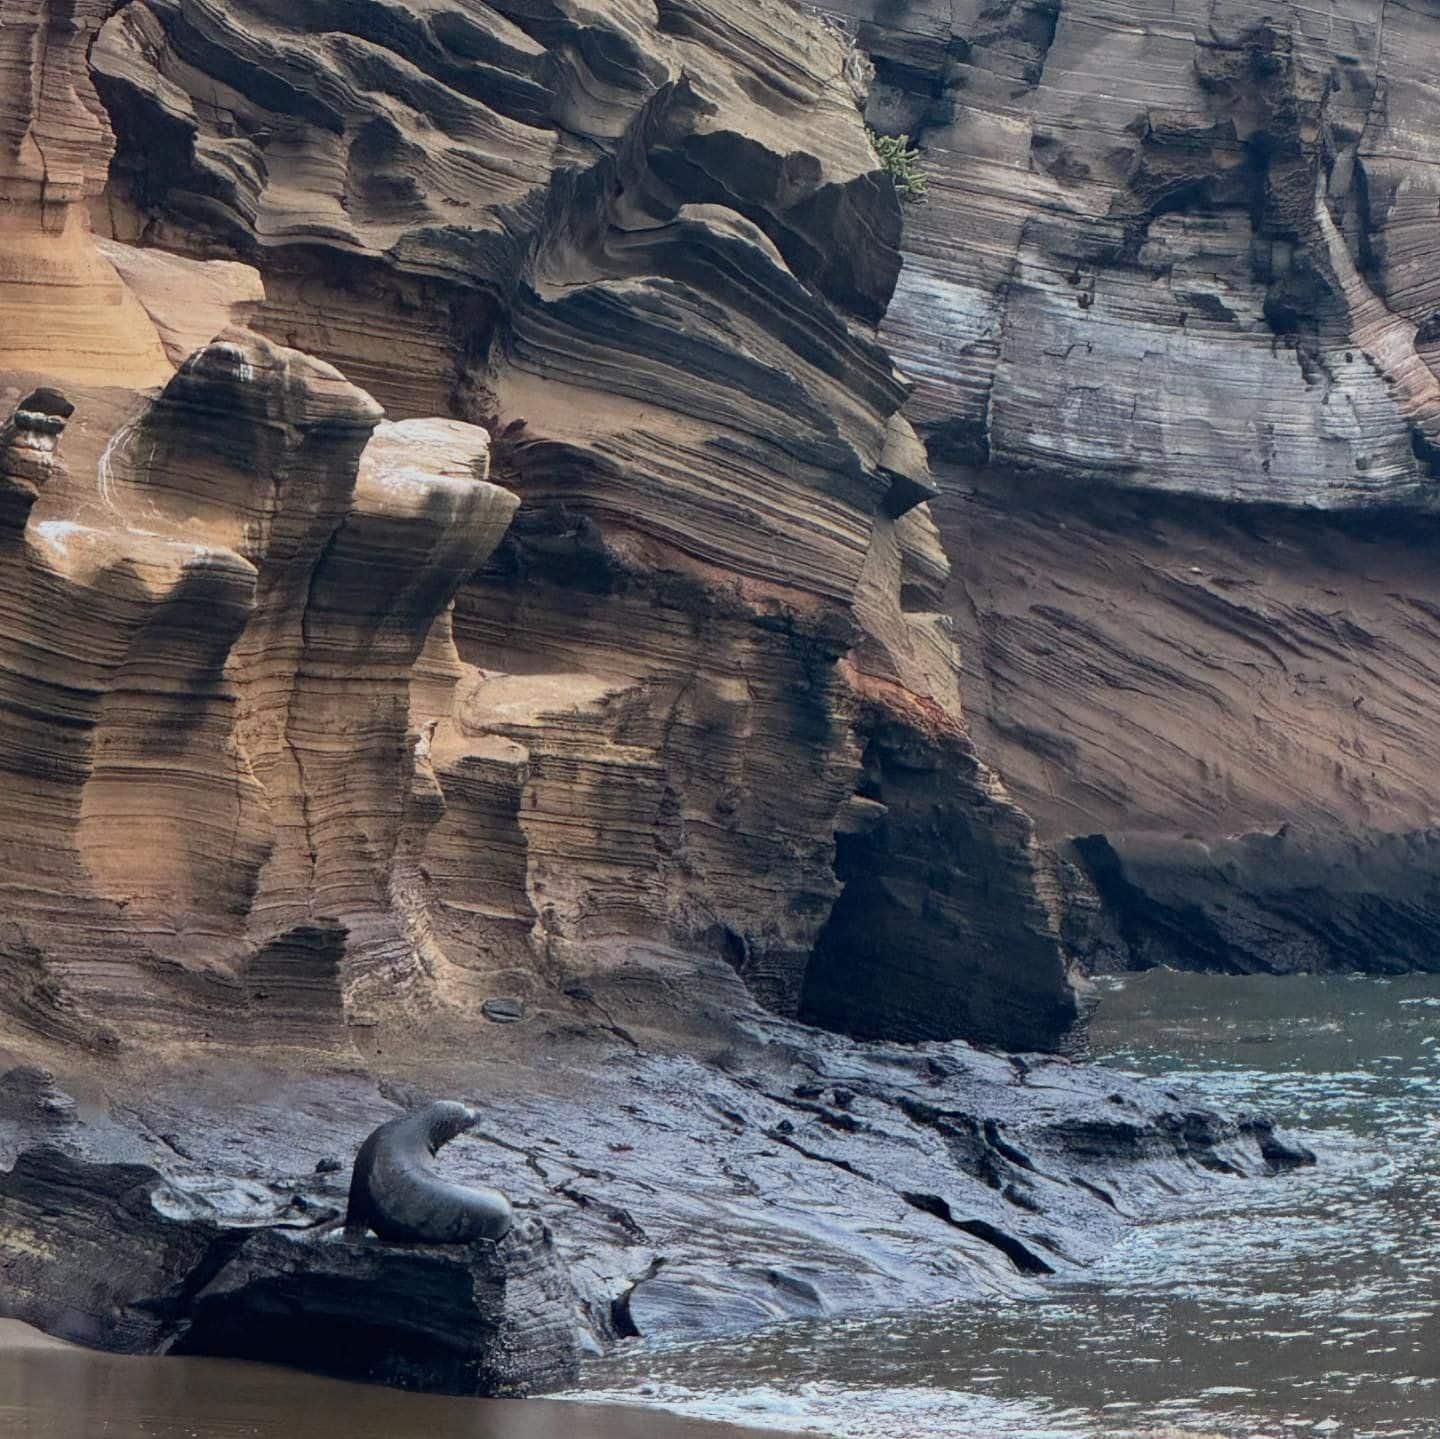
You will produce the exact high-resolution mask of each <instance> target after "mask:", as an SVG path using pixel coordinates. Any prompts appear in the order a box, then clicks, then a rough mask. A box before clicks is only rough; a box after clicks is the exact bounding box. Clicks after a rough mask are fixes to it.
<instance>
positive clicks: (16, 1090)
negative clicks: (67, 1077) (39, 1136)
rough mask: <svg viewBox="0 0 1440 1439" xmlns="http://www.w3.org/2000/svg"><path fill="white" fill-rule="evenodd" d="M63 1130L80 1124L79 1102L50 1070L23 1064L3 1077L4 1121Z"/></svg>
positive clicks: (0, 1115) (0, 1107)
mask: <svg viewBox="0 0 1440 1439" xmlns="http://www.w3.org/2000/svg"><path fill="white" fill-rule="evenodd" d="M5 1119H9V1120H15V1121H18V1122H20V1123H28V1124H39V1125H50V1126H54V1127H55V1128H57V1129H63V1128H65V1127H66V1126H67V1125H71V1124H74V1123H75V1122H76V1110H75V1101H74V1100H73V1099H72V1098H71V1097H70V1096H69V1095H68V1094H66V1093H65V1091H64V1090H63V1089H61V1088H60V1086H59V1085H58V1084H56V1082H55V1076H54V1075H53V1074H51V1073H50V1071H49V1070H48V1069H41V1068H39V1067H37V1066H35V1065H30V1064H20V1065H16V1066H15V1068H14V1069H10V1070H7V1071H6V1072H5V1073H4V1074H3V1075H0V1120H5Z"/></svg>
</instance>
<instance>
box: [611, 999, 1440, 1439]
mask: <svg viewBox="0 0 1440 1439" xmlns="http://www.w3.org/2000/svg"><path fill="white" fill-rule="evenodd" d="M1094 1040H1095V1047H1096V1050H1097V1052H1098V1053H1100V1054H1102V1055H1103V1056H1104V1057H1105V1058H1106V1061H1107V1062H1108V1063H1111V1064H1114V1065H1116V1066H1118V1067H1121V1068H1125V1069H1130V1070H1134V1071H1138V1072H1143V1073H1146V1074H1151V1075H1163V1076H1165V1077H1166V1078H1167V1079H1169V1080H1172V1081H1179V1082H1184V1083H1187V1084H1193V1085H1195V1086H1196V1087H1198V1088H1200V1089H1201V1090H1202V1091H1203V1092H1204V1094H1205V1095H1206V1096H1208V1097H1209V1098H1210V1099H1211V1100H1212V1101H1213V1102H1214V1103H1216V1104H1217V1105H1226V1106H1234V1107H1251V1108H1253V1107H1263V1108H1265V1109H1267V1110H1269V1111H1271V1112H1272V1113H1273V1114H1275V1115H1276V1116H1277V1117H1279V1118H1280V1119H1281V1121H1282V1122H1283V1123H1284V1124H1285V1125H1287V1126H1288V1127H1289V1128H1291V1129H1292V1130H1298V1131H1300V1132H1301V1133H1303V1134H1304V1135H1305V1136H1306V1137H1307V1141H1308V1142H1309V1143H1310V1144H1311V1145H1312V1146H1313V1147H1314V1148H1316V1149H1317V1151H1318V1152H1319V1154H1320V1157H1321V1163H1320V1165H1319V1166H1318V1167H1317V1168H1315V1169H1313V1170H1305V1171H1301V1172H1299V1173H1298V1174H1292V1175H1288V1176H1286V1177H1284V1178H1283V1179H1278V1180H1273V1181H1239V1180H1234V1181H1223V1182H1222V1183H1221V1185H1220V1187H1219V1189H1218V1190H1217V1191H1216V1192H1215V1193H1214V1194H1212V1195H1210V1196H1207V1198H1206V1199H1205V1201H1204V1202H1202V1203H1199V1204H1191V1205H1189V1206H1186V1207H1184V1208H1183V1209H1180V1210H1179V1211H1178V1212H1176V1213H1172V1214H1169V1215H1165V1216H1162V1217H1158V1218H1156V1219H1155V1220H1154V1221H1152V1222H1150V1223H1147V1224H1145V1225H1143V1226H1141V1227H1139V1228H1138V1229H1136V1230H1135V1231H1134V1233H1133V1234H1132V1235H1131V1237H1130V1238H1129V1239H1128V1240H1127V1241H1126V1242H1125V1243H1124V1244H1123V1245H1122V1246H1121V1247H1120V1248H1119V1249H1118V1250H1116V1251H1115V1252H1114V1253H1113V1254H1112V1255H1111V1256H1110V1257H1109V1258H1108V1259H1107V1260H1105V1261H1104V1262H1103V1263H1102V1264H1101V1265H1100V1266H1099V1267H1097V1268H1096V1269H1095V1270H1093V1271H1091V1272H1090V1273H1089V1274H1087V1275H1086V1277H1085V1278H1084V1279H1083V1280H1081V1281H1078V1282H1069V1283H1066V1284H1063V1285H1057V1286H1054V1287H1051V1288H1050V1289H1049V1290H1048V1292H1047V1297H1045V1298H1043V1299H1041V1300H1039V1301H1031V1302H1017V1303H1014V1304H1009V1305H1003V1306H1000V1307H998V1308H997V1307H996V1306H994V1305H993V1304H992V1305H990V1306H988V1307H985V1308H981V1307H977V1306H961V1307H956V1308H953V1309H949V1310H945V1311H942V1312H939V1313H928V1314H923V1315H916V1316H913V1317H912V1316H904V1317H899V1318H890V1319H887V1320H880V1321H876V1320H871V1321H867V1322H863V1323H862V1322H856V1323H847V1324H836V1325H830V1326H818V1325H817V1326H805V1327H803V1328H802V1327H795V1326H789V1327H786V1328H782V1329H776V1330H773V1331H770V1332H769V1333H767V1334H764V1335H762V1336H760V1337H759V1338H754V1337H752V1338H750V1339H749V1340H746V1341H735V1342H731V1343H725V1344H718V1345H716V1344H712V1345H708V1346H694V1347H688V1348H682V1349H674V1350H670V1351H665V1352H660V1353H655V1352H653V1351H650V1352H637V1353H634V1354H631V1355H624V1356H621V1357H619V1358H617V1359H613V1360H609V1361H606V1362H605V1363H604V1364H602V1365H597V1366H596V1367H595V1368H594V1369H593V1370H592V1371H591V1375H590V1382H591V1385H592V1386H593V1387H594V1388H596V1389H597V1390H599V1391H602V1392H603V1393H604V1395H605V1397H607V1398H615V1399H628V1400H630V1401H632V1402H635V1401H638V1402H643V1403H650V1404H656V1403H659V1404H664V1405H667V1406H671V1407H674V1408H678V1409H681V1410H684V1411H686V1412H690V1413H692V1414H697V1415H699V1414H704V1415H714V1416H723V1417H726V1418H731V1419H736V1420H741V1421H746V1422H749V1423H752V1424H774V1425H777V1426H783V1427H786V1428H792V1429H802V1428H809V1429H812V1430H814V1431H816V1432H820V1433H824V1434H832V1435H836V1436H846V1439H862V1436H863V1439H979V1436H992V1435H993V1436H1001V1435H1003V1436H1006V1439H1041V1436H1051V1435H1053V1436H1057V1439H1058V1436H1066V1439H1069V1436H1086V1435H1089V1436H1098V1435H1110V1434H1129V1433H1133V1432H1136V1431H1139V1432H1142V1433H1144V1432H1154V1431H1156V1430H1163V1429H1166V1428H1174V1429H1178V1430H1180V1431H1182V1432H1191V1431H1194V1432H1199V1433H1209V1434H1222V1435H1225V1436H1237V1439H1239V1436H1244V1439H1259V1436H1272V1439H1281V1436H1284V1439H1291V1436H1302V1435H1303V1436H1319V1439H1360V1436H1375V1439H1380V1436H1384V1439H1401V1436H1404V1439H1440V1282H1437V1277H1436V1273H1437V1265H1440V1143H1437V1141H1440V1114H1437V1107H1440V1106H1437V1097H1440V980H1437V979H1434V978H1421V977H1416V978H1407V979H1395V980H1375V979H1362V978H1348V977H1347V978H1334V979H1321V978H1314V977H1307V976H1296V977H1289V978H1258V977H1257V978H1243V979H1237V978H1220V977H1210V976H1201V975H1180V974H1172V973H1167V972H1162V971H1156V972H1153V973H1151V974H1147V975H1143V976H1135V977H1131V978H1127V979H1125V980H1123V981H1112V982H1109V983H1108V984H1107V988H1106V990H1105V995H1104V1001H1103V1003H1102V1006H1101V1009H1100V1013H1099V1015H1098V1017H1097V1022H1096V1026H1095V1030H1094Z"/></svg>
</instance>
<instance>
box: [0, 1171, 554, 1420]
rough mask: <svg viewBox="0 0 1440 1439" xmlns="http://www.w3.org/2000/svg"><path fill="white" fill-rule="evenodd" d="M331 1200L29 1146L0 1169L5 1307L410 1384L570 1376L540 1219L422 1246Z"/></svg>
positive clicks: (476, 1385) (119, 1333) (75, 1336)
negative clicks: (496, 1238) (391, 1241)
mask: <svg viewBox="0 0 1440 1439" xmlns="http://www.w3.org/2000/svg"><path fill="white" fill-rule="evenodd" d="M280 1187H282V1188H283V1186H280ZM247 1201H248V1203H247ZM257 1201H258V1203H257ZM337 1218H338V1211H337V1209H335V1208H334V1207H333V1206H331V1205H329V1204H327V1203H325V1202H324V1197H323V1196H317V1195H306V1194H305V1193H303V1192H295V1193H292V1194H290V1195H289V1197H288V1199H285V1200H283V1201H282V1199H281V1198H280V1197H279V1196H278V1195H277V1194H275V1193H274V1192H273V1191H271V1192H267V1191H266V1189H265V1187H264V1186H254V1185H251V1186H245V1185H243V1184H242V1183H240V1182H238V1181H236V1180H230V1181H229V1182H228V1184H227V1183H225V1182H224V1181H223V1180H222V1181H220V1182H219V1183H217V1182H216V1177H215V1176H212V1177H211V1179H210V1181H209V1182H208V1183H207V1184H205V1185H203V1186H194V1187H188V1188H187V1187H185V1186H184V1185H182V1184H180V1183H177V1182H174V1181H172V1180H169V1179H167V1178H166V1177H165V1176H164V1175H162V1174H161V1173H160V1172H159V1171H158V1170H157V1169H156V1168H154V1167H153V1166H150V1165H145V1164H124V1163H103V1162H101V1163H96V1162H91V1161H89V1160H86V1159H83V1158H78V1157H76V1156H75V1155H73V1154H69V1153H66V1152H65V1151H63V1150H61V1149H58V1148H56V1147H54V1146H50V1145H42V1146H37V1147H34V1148H31V1149H27V1150H25V1151H24V1152H23V1153H22V1154H21V1155H20V1157H19V1159H18V1160H17V1162H16V1164H15V1166H14V1168H13V1169H12V1170H10V1171H9V1172H8V1173H5V1174H0V1229H3V1234H4V1293H3V1296H0V1309H3V1312H4V1313H5V1314H6V1315H7V1316H9V1317H11V1318H17V1319H23V1320H25V1321H26V1322H27V1323H31V1324H35V1325H38V1326H39V1327H40V1328H43V1329H45V1330H46V1331H47V1332H49V1333H51V1334H56V1335H59V1336H60V1337H62V1338H65V1339H70V1340H74V1341H76V1342H79V1343H82V1344H90V1345H95V1346H100V1347H104V1348H107V1349H116V1350H121V1351H124V1352H128V1353H153V1352H175V1353H186V1354H214V1355H227V1356H231V1357H236V1358H250V1359H264V1360H268V1361H270V1362H272V1363H279V1364H287V1365H293V1366H298V1367H301V1368H306V1369H312V1370H317V1371H322V1372H326V1373H332V1374H337V1375H342V1376H345V1377H348V1378H355V1379H367V1380H376V1381H379V1382H383V1383H387V1384H394V1385H399V1386H402V1387H406V1388H416V1389H434V1390H443V1391H446V1392H451V1393H462V1394H516V1393H526V1392H532V1391H534V1390H535V1389H537V1388H546V1387H555V1386H556V1385H559V1384H562V1383H564V1382H566V1381H567V1380H569V1379H570V1378H572V1377H573V1374H574V1370H575V1365H576V1356H577V1350H576V1345H575V1332H574V1331H575V1295H574V1291H573V1289H572V1288H571V1285H570V1281H569V1279H568V1277H567V1276H566V1274H565V1271H564V1268H563V1266H562V1265H561V1263H560V1262H559V1261H558V1260H557V1258H556V1255H555V1253H554V1248H553V1245H552V1243H551V1240H550V1237H549V1235H548V1233H547V1232H546V1231H545V1229H544V1227H543V1226H542V1225H539V1224H537V1223H536V1222H534V1221H533V1220H531V1221H528V1222H527V1223H526V1224H524V1225H523V1226H521V1227H520V1230H519V1231H517V1232H516V1233H515V1234H514V1235H509V1236H507V1237H506V1238H505V1239H504V1240H502V1241H501V1242H500V1243H498V1244H496V1243H492V1242H490V1241H479V1242H476V1243H474V1244H470V1245H466V1246H460V1247H455V1246H447V1247H445V1248H432V1247H425V1246H414V1245H406V1246H395V1245H387V1244H379V1243H354V1242H351V1241H349V1240H346V1239H344V1238H343V1237H342V1236H341V1235H340V1234H339V1233H338V1232H337V1230H336V1227H335V1221H336V1219H337Z"/></svg>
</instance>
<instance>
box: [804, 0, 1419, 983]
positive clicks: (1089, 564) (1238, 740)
mask: <svg viewBox="0 0 1440 1439" xmlns="http://www.w3.org/2000/svg"><path fill="white" fill-rule="evenodd" d="M826 8H827V9H829V10H831V11H832V12H834V13H836V14H837V15H840V16H842V17H843V18H844V20H845V23H846V24H847V26H848V28H849V29H850V31H851V33H853V34H854V35H855V38H856V41H857V44H858V46H859V47H860V49H861V50H862V51H863V52H865V53H866V54H867V55H868V56H869V57H871V58H872V60H873V62H874V64H875V67H876V77H875V84H874V85H873V86H872V88H871V91H870V94H869V98H868V104H867V117H868V118H869V120H870V122H871V123H872V124H873V125H874V126H876V127H877V128H878V129H879V130H881V131H883V132H886V133H890V134H896V133H900V132H906V133H908V134H909V135H910V136H911V137H912V141H913V142H915V143H917V144H918V145H919V147H920V150H921V161H920V164H921V167H922V169H923V172H924V174H925V177H926V179H927V182H928V191H929V199H928V202H927V203H925V204H920V205H912V206H909V207H907V211H906V225H905V234H904V253H905V265H904V268H903V270H902V274H901V279H900V282H899V285H898V287H897V290H896V294H895V297H894V301H893V303H892V305H891V307H890V310H889V312H888V314H887V316H886V318H885V320H884V323H883V325H882V327H881V337H882V339H883V340H884V341H885V342H886V343H887V344H888V345H889V347H890V348H891V350H892V353H894V355H895V356H896V359H897V362H898V363H899V364H900V365H901V367H902V368H903V369H904V370H906V371H907V372H908V373H909V374H910V375H911V376H913V378H914V380H915V382H916V389H915V393H914V395H913V396H912V398H911V400H910V402H909V405H908V408H907V410H906V413H907V414H908V415H909V416H910V418H911V419H912V420H913V421H914V423H915V425H916V427H917V429H918V430H919V432H920V434H921V436H922V437H923V439H924V441H925V443H926V446H927V449H928V452H929V457H930V459H931V462H932V466H933V470H934V477H935V480H936V483H937V484H938V485H939V486H940V488H941V490H942V492H943V494H942V498H941V500H940V502H939V503H938V505H937V507H936V513H937V517H938V519H939V521H940V525H941V529H942V532H943V536H944V540H945V546H946V551H947V553H948V555H949V557H950V559H951V561H952V563H953V564H954V567H955V581H954V583H953V584H952V585H951V587H950V591H949V594H948V597H947V600H946V604H945V608H946V609H948V610H949V612H950V613H951V614H952V615H953V617H954V618H955V620H956V622H957V625H958V626H959V637H960V648H961V651H962V654H963V656H964V662H965V677H964V684H963V689H964V693H965V699H966V707H967V714H968V717H969V723H970V729H971V734H972V737H973V739H974V740H975V743H976V746H977V749H978V752H979V754H980V756H981V757H982V759H983V760H984V761H985V762H986V763H988V764H989V765H991V766H992V767H993V768H994V769H995V770H996V771H997V772H998V773H999V775H1000V776H1001V777H1002V779H1003V780H1004V782H1005V783H1006V785H1007V786H1008V787H1009V789H1010V791H1011V793H1012V795H1013V796H1014V798H1015V799H1016V800H1017V801H1018V802H1019V803H1020V805H1021V806H1022V808H1023V809H1024V810H1025V811H1026V812H1027V813H1028V814H1029V815H1031V816H1032V817H1033V818H1034V819H1035V821H1036V825H1037V832H1038V835H1039V837H1040V838H1041V839H1042V840H1043V841H1046V842H1048V843H1051V844H1054V845H1056V846H1058V847H1059V848H1060V849H1061V850H1062V852H1063V854H1064V858H1065V861H1066V863H1065V864H1062V867H1061V872H1060V874H1059V876H1058V878H1059V882H1060V883H1061V887H1062V890H1064V891H1065V892H1066V894H1067V895H1068V896H1069V900H1070V915H1069V918H1068V920H1067V921H1066V926H1065V932H1066V940H1067V943H1068V944H1069V945H1070V946H1071V948H1072V950H1073V951H1075V952H1078V953H1081V954H1083V955H1086V956H1089V957H1091V958H1093V959H1094V960H1095V961H1096V962H1100V963H1112V964H1113V963H1117V962H1120V963H1124V962H1139V963H1153V962H1157V961H1165V962H1174V963H1182V964H1192V965H1193V964H1203V965H1207V966H1219V967H1222V968H1235V969H1254V968H1259V969H1272V968H1273V969H1289V968H1316V967H1322V968H1323V967H1349V966H1353V965H1360V966H1362V967H1375V968H1381V969H1390V968H1395V967H1407V966H1415V965H1420V966H1427V967H1428V966H1429V965H1432V964H1433V963H1434V958H1433V946H1432V945H1431V944H1430V941H1429V938H1428V936H1429V934H1430V932H1431V931H1432V929H1433V922H1434V916H1435V895H1434V893H1433V885H1432V883H1431V880H1430V873H1431V865H1430V863H1429V859H1428V854H1429V849H1430V846H1431V844H1432V838H1431V830H1432V827H1433V825H1434V823H1435V818H1436V804H1435V791H1434V785H1433V782H1432V779H1431V777H1430V776H1431V775H1432V773H1433V764H1432V762H1431V760H1430V750H1431V748H1432V745H1431V741H1430V737H1429V731H1428V726H1427V725H1426V724H1425V722H1424V721H1423V718H1422V716H1423V715H1424V714H1426V713H1428V712H1429V711H1430V710H1432V709H1433V707H1434V703H1435V699H1436V692H1435V676H1436V673H1437V671H1436V667H1435V659H1436V656H1435V654H1434V645H1433V643H1432V638H1433V637H1432V635H1431V630H1432V629H1433V625H1432V624H1431V622H1430V619H1429V609H1428V606H1430V605H1431V603H1432V601H1431V599H1430V598H1429V589H1430V586H1429V582H1428V579H1426V578H1425V573H1424V572H1425V568H1426V565H1425V561H1424V559H1423V556H1424V555H1425V554H1426V553H1427V552H1428V550H1429V549H1430V548H1431V547H1433V522H1432V520H1431V519H1430V518H1429V517H1430V516H1431V515H1432V514H1433V512H1434V510H1435V498H1436V495H1437V493H1440V490H1437V487H1436V486H1437V479H1436V474H1435V471H1434V458H1433V457H1434V453H1435V451H1434V436H1435V427H1436V421H1437V411H1436V400H1437V396H1440V388H1437V386H1440V380H1437V374H1440V370H1437V365H1440V352H1437V350H1436V333H1437V329H1436V321H1435V312H1436V295H1435V293H1434V289H1435V285H1434V272H1435V266H1434V264H1433V255H1432V250H1433V246H1434V243H1435V242H1434V237H1433V233H1432V232H1433V226H1428V225H1427V223H1426V222H1425V221H1424V220H1423V219H1422V216H1424V215H1427V214H1429V213H1430V212H1431V211H1433V209H1434V206H1435V196H1436V191H1437V183H1440V182H1437V178H1436V176H1437V171H1436V164H1435V162H1436V159H1437V158H1440V155H1437V152H1436V151H1435V145H1434V142H1433V138H1432V137H1433V132H1434V125H1433V123H1432V118H1433V115H1434V113H1435V109H1436V104H1437V94H1436V90H1435V86H1434V83H1433V77H1432V76H1431V75H1430V73H1429V70H1428V68H1427V67H1426V64H1425V62H1424V60H1423V58H1422V57H1423V56H1424V54H1425V53H1426V50H1425V47H1426V45H1427V43H1428V39H1427V36H1426V31H1427V27H1428V24H1429V22H1428V20H1427V19H1426V18H1424V17H1423V16H1421V15H1420V13H1419V12H1413V11H1400V12H1397V11H1393V10H1389V9H1387V8H1385V7H1381V6H1369V7H1361V8H1360V9H1358V10H1346V11H1343V13H1342V11H1341V10H1338V9H1333V10H1324V11H1320V12H1316V11H1312V10H1307V9H1304V8H1303V7H1298V6H1281V7H1279V8H1278V9H1277V8H1276V7H1273V6H1272V7H1267V8H1265V9H1263V10H1262V9H1260V8H1258V7H1252V6H1246V5H1236V6H1217V5H1214V4H1210V3H1195V4H1182V5H1180V6H1179V7H1178V8H1175V7H1167V8H1165V9H1164V10H1163V12H1162V11H1161V10H1160V9H1156V8H1154V7H1146V6H1144V5H1140V6H1121V7H1118V8H1117V7H1116V6H1114V5H1112V4H1108V3H1105V4H1095V3H1087V0H1062V3H1059V4H1054V3H1048V0H1047V3H1038V4H1030V3H1020V4H1015V5H1010V6H1006V7H1001V8H996V7H994V6H984V7H982V6H975V5H971V6H964V5H962V6H960V7H958V8H957V7H946V6H934V5H929V4H926V3H923V0H921V3H914V4H903V5H900V6H885V7H878V6H875V5H872V4H868V3H865V0H857V3H853V4H852V3H849V0H839V3H835V4H831V5H828V6H827V7H826ZM1072 839H1074V840H1076V841H1077V843H1076V845H1074V846H1071V845H1070V843H1069V842H1070V841H1071V840H1072ZM1072 864H1073V866H1074V868H1070V867H1069V866H1070V865H1072ZM1092 882H1093V884H1094V885H1095V886H1098V893H1097V892H1096V890H1095V889H1092V887H1091V885H1092Z"/></svg>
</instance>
